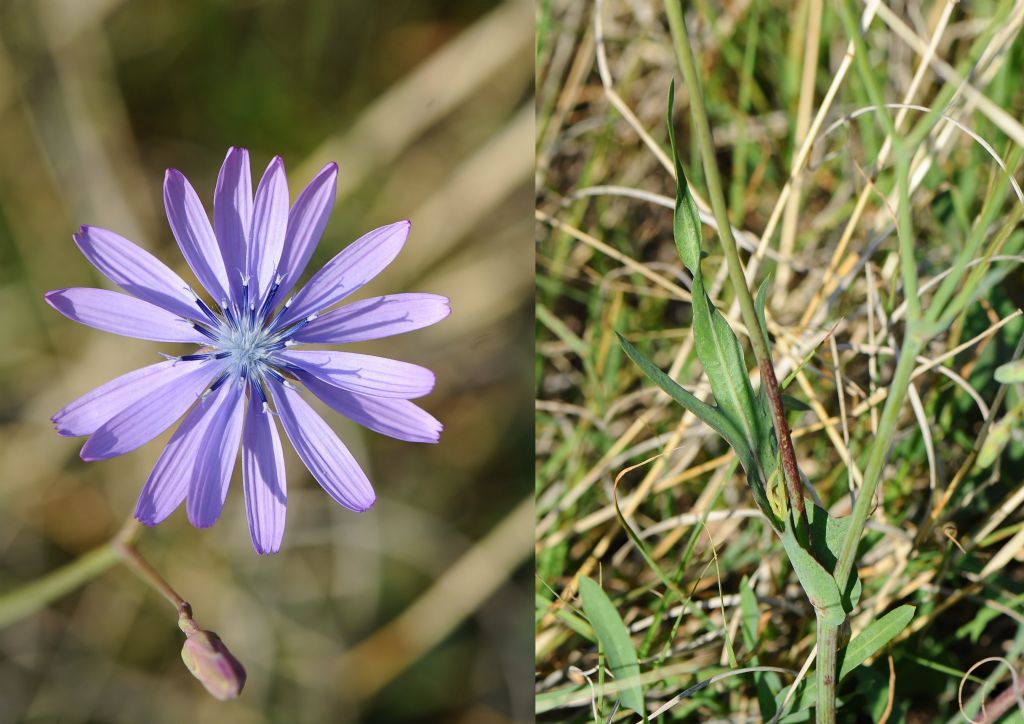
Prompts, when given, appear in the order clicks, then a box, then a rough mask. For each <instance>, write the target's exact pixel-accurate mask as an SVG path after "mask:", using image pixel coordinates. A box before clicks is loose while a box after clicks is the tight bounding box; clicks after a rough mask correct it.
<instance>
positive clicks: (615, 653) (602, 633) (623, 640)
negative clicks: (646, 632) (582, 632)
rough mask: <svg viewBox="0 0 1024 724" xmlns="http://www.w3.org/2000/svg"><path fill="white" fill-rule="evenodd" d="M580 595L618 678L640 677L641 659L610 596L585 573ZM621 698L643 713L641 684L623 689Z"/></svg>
mask: <svg viewBox="0 0 1024 724" xmlns="http://www.w3.org/2000/svg"><path fill="white" fill-rule="evenodd" d="M580 597H581V598H582V599H583V611H584V612H585V613H586V614H587V618H589V619H590V625H591V626H593V627H594V632H595V633H596V634H597V639H598V641H599V642H600V643H601V648H602V649H603V650H604V653H605V656H606V657H607V658H608V667H609V668H610V669H611V670H612V673H613V674H614V675H615V678H616V679H639V677H640V663H639V661H637V658H636V651H635V650H634V649H633V642H632V640H631V639H630V638H629V631H627V630H626V624H624V623H623V622H622V618H621V617H620V616H619V612H618V611H616V610H615V606H614V604H612V602H611V599H609V598H608V595H607V594H606V593H605V592H604V591H603V590H601V586H599V585H598V584H597V582H596V581H594V580H593V579H592V578H587V577H586V576H584V577H583V578H581V579H580ZM620 699H621V701H622V704H623V706H627V707H629V708H630V709H632V710H633V711H635V712H637V713H638V714H643V713H644V693H643V689H642V688H641V686H640V685H639V684H636V685H633V686H628V687H626V688H625V689H623V690H622V692H621V694H620Z"/></svg>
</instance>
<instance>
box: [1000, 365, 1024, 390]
mask: <svg viewBox="0 0 1024 724" xmlns="http://www.w3.org/2000/svg"><path fill="white" fill-rule="evenodd" d="M996 382H1001V383H1003V384H1004V385H1009V384H1011V383H1013V382H1024V359H1019V360H1016V361H1015V362H1007V363H1006V364H1003V365H999V366H998V367H996Z"/></svg>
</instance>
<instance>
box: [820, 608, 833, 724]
mask: <svg viewBox="0 0 1024 724" xmlns="http://www.w3.org/2000/svg"><path fill="white" fill-rule="evenodd" d="M817 633H818V661H817V663H816V664H815V678H816V680H817V684H818V706H817V707H816V710H815V717H814V718H815V721H816V722H817V724H835V721H836V657H837V653H838V650H839V627H838V626H836V625H834V624H830V623H826V622H825V621H824V620H823V619H822V617H821V616H818V632H817Z"/></svg>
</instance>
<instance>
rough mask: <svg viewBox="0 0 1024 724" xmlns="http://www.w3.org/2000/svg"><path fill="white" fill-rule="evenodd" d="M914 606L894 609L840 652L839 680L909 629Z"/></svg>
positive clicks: (873, 622)
mask: <svg viewBox="0 0 1024 724" xmlns="http://www.w3.org/2000/svg"><path fill="white" fill-rule="evenodd" d="M914 610H915V609H914V607H913V606H909V605H908V606H900V607H899V608H896V609H893V610H892V611H890V612H889V613H887V614H885V615H884V616H882V617H881V618H879V619H876V620H874V621H872V622H871V624H870V625H869V626H868V627H867V628H866V629H864V630H863V631H861V633H860V635H859V636H857V637H856V638H855V639H854V640H853V641H851V642H850V645H849V646H847V647H846V648H845V649H843V651H841V652H840V657H841V661H840V663H839V678H840V679H842V678H843V677H844V676H846V675H847V674H849V673H850V672H851V671H853V670H854V669H856V668H857V667H858V666H860V665H861V664H863V663H864V662H865V661H867V659H868V657H870V656H872V655H873V654H875V653H877V652H878V651H880V650H881V648H882V647H883V646H885V645H886V644H887V643H889V642H890V641H892V640H893V639H894V638H896V635H897V634H899V632H900V631H902V630H903V629H905V628H906V627H907V624H908V623H910V619H912V618H913V617H914Z"/></svg>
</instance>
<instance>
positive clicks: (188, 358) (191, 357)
mask: <svg viewBox="0 0 1024 724" xmlns="http://www.w3.org/2000/svg"><path fill="white" fill-rule="evenodd" d="M210 357H211V355H210V354H208V353H207V354H204V353H199V354H183V355H182V356H181V357H178V361H179V362H198V361H200V360H204V359H210Z"/></svg>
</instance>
